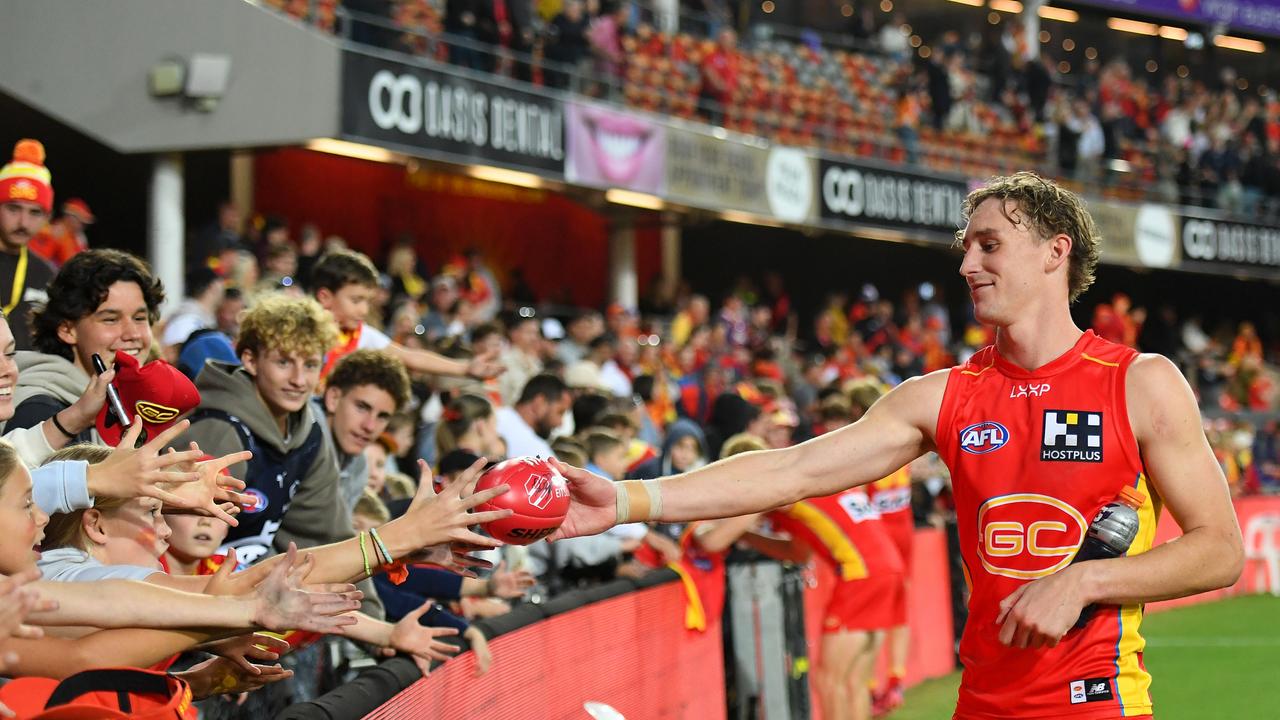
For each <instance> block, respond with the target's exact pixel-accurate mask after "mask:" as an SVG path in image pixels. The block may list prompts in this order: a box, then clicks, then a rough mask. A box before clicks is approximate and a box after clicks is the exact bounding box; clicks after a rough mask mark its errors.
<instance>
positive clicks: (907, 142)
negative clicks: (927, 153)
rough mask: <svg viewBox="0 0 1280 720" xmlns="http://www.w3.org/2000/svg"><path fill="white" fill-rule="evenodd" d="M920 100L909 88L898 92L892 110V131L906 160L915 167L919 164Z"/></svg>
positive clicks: (921, 110)
mask: <svg viewBox="0 0 1280 720" xmlns="http://www.w3.org/2000/svg"><path fill="white" fill-rule="evenodd" d="M921 112H923V109H922V108H921V106H920V99H919V98H918V97H917V96H916V93H915V91H914V90H913V89H912V88H910V87H904V88H902V89H901V90H899V91H898V99H897V102H895V103H894V108H893V131H894V132H895V133H896V134H897V135H898V140H899V141H900V142H901V143H902V148H903V150H905V151H906V160H907V162H908V163H911V164H912V165H915V164H917V163H919V162H920V114H921Z"/></svg>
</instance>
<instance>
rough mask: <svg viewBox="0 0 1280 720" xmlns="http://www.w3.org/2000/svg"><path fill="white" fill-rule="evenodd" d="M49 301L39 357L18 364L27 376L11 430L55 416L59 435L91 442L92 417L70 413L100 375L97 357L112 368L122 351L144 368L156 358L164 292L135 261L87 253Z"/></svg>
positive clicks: (64, 274)
mask: <svg viewBox="0 0 1280 720" xmlns="http://www.w3.org/2000/svg"><path fill="white" fill-rule="evenodd" d="M48 298H49V299H48V303H47V304H46V305H45V306H44V307H43V308H40V309H39V310H38V311H37V312H36V313H35V316H34V318H33V319H34V324H33V326H34V335H35V337H34V341H35V347H36V350H37V352H22V353H19V354H18V355H17V357H16V358H15V359H16V361H17V363H18V368H19V372H20V373H21V374H20V376H19V380H18V386H17V387H16V388H14V397H13V403H14V408H15V409H14V415H13V418H12V419H11V420H9V422H8V424H7V425H6V426H5V427H6V428H8V429H13V428H27V427H35V426H36V425H38V424H40V423H42V422H44V421H45V420H48V419H50V418H55V419H56V421H57V422H58V423H60V424H61V425H62V427H61V428H59V430H60V431H61V430H64V429H65V430H66V431H67V432H66V433H65V434H67V435H68V436H69V437H74V438H75V439H77V440H79V441H82V442H83V441H87V440H90V439H91V438H92V437H94V431H93V418H79V419H78V418H73V417H68V414H67V413H64V412H63V411H64V410H66V409H67V408H68V407H70V406H71V405H72V404H73V403H75V402H76V401H77V400H78V399H79V398H80V396H81V394H82V393H83V392H84V391H85V388H86V387H88V386H89V383H90V380H89V378H90V377H92V376H93V375H95V374H96V373H95V371H94V368H93V360H92V358H93V356H94V355H98V356H99V357H101V358H102V360H103V362H104V363H106V364H107V366H108V367H110V366H111V364H112V363H114V361H115V356H116V352H117V351H123V352H126V353H128V354H130V355H132V356H133V357H135V358H137V359H138V361H139V362H145V361H146V360H147V359H148V358H149V357H150V352H151V324H152V323H154V322H155V321H156V317H157V313H158V312H159V308H160V304H161V303H162V302H163V301H164V287H163V286H162V285H161V284H160V281H159V279H157V278H156V277H155V276H154V275H152V274H151V269H150V268H149V267H147V265H146V263H144V262H143V261H141V260H139V259H138V258H136V257H134V256H133V255H130V254H128V253H123V252H120V251H119V250H88V251H86V252H83V253H80V254H79V255H76V256H75V257H73V258H72V259H71V261H70V262H68V263H67V264H66V265H64V266H62V270H60V271H59V272H58V275H57V277H55V278H54V279H53V282H52V283H50V285H49V287H48ZM68 422H70V424H68ZM82 422H83V424H79V423H82Z"/></svg>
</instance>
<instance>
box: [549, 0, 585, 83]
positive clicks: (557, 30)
mask: <svg viewBox="0 0 1280 720" xmlns="http://www.w3.org/2000/svg"><path fill="white" fill-rule="evenodd" d="M587 28H588V20H587V17H586V15H585V13H584V11H583V9H582V0H565V3H564V8H563V9H562V10H561V11H560V13H559V14H558V15H556V16H555V18H553V19H552V20H551V23H550V25H549V26H548V28H547V43H546V49H545V51H544V52H545V53H546V57H547V59H548V60H551V61H552V62H555V63H559V64H560V65H564V66H568V67H566V68H563V69H562V68H555V67H548V68H547V72H546V78H547V85H548V86H550V87H554V88H568V87H570V73H575V74H576V73H580V72H581V65H582V61H583V60H585V59H587V58H588V56H589V55H590V53H591V46H590V43H589V42H588V40H587Z"/></svg>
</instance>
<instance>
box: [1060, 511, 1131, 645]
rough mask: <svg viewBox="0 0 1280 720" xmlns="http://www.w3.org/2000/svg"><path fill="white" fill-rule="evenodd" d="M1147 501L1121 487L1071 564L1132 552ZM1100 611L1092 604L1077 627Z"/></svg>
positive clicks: (1094, 518) (1100, 513)
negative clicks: (1139, 515)
mask: <svg viewBox="0 0 1280 720" xmlns="http://www.w3.org/2000/svg"><path fill="white" fill-rule="evenodd" d="M1146 501H1147V497H1146V496H1145V495H1143V494H1142V493H1141V492H1140V491H1138V490H1136V489H1135V488H1131V487H1129V486H1125V487H1123V488H1121V490H1120V494H1119V495H1118V496H1116V499H1115V500H1112V501H1111V502H1109V503H1107V504H1106V505H1103V506H1102V509H1101V510H1099V511H1098V514H1097V515H1094V516H1093V522H1092V523H1090V524H1089V532H1088V533H1087V534H1086V535H1085V538H1084V543H1083V544H1082V545H1081V546H1080V550H1079V551H1078V552H1077V553H1076V556H1075V558H1074V559H1072V561H1071V562H1072V563H1073V564H1074V563H1078V562H1085V561H1088V560H1105V559H1107V558H1114V557H1120V556H1121V555H1124V554H1125V553H1126V552H1128V550H1129V546H1130V545H1132V544H1133V540H1134V538H1136V537H1138V508H1140V507H1142V504H1143V503H1144V502H1146ZM1097 609H1098V606H1097V605H1089V606H1088V607H1086V608H1085V609H1083V610H1081V611H1080V618H1079V619H1078V620H1076V624H1075V627H1076V628H1082V627H1084V626H1085V623H1087V622H1089V618H1091V617H1093V613H1094V612H1095V611H1096V610H1097Z"/></svg>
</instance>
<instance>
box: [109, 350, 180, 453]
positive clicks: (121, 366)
mask: <svg viewBox="0 0 1280 720" xmlns="http://www.w3.org/2000/svg"><path fill="white" fill-rule="evenodd" d="M112 384H113V385H115V387H116V392H118V393H119V394H120V404H121V405H123V406H124V409H125V412H128V413H131V414H133V415H134V416H136V417H141V418H142V427H143V430H144V431H145V433H146V435H145V436H146V437H148V438H154V437H155V436H156V435H158V434H160V433H162V432H164V431H165V430H167V429H168V428H169V426H170V425H173V424H174V423H175V422H177V421H178V420H179V419H181V418H182V416H183V415H185V414H187V413H189V412H191V411H192V410H194V409H196V406H198V405H199V404H200V391H199V390H196V386H195V385H194V384H192V382H191V380H190V379H189V378H187V376H186V375H183V374H182V372H181V371H179V370H178V369H177V368H175V367H174V366H172V365H170V364H169V363H167V362H165V361H163V360H154V361H152V362H149V363H147V364H146V365H142V366H139V365H138V360H137V359H136V358H134V357H133V356H132V355H130V354H128V353H126V352H119V351H117V352H116V379H115V381H114V382H113V383H112ZM109 407H110V403H107V404H105V405H103V407H102V410H101V411H100V412H99V413H98V423H97V424H98V434H99V435H101V436H102V440H103V442H105V443H106V444H108V445H111V446H112V447H115V446H116V445H118V444H120V437H121V436H122V435H123V434H124V432H123V429H122V428H121V426H120V424H119V423H117V422H115V421H114V419H113V421H112V422H111V423H110V424H109V425H108V422H107V415H108V412H109Z"/></svg>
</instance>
